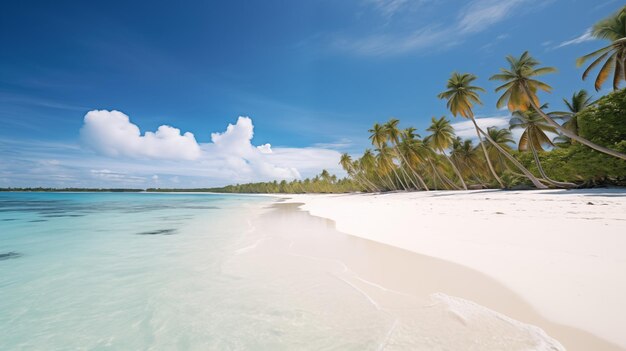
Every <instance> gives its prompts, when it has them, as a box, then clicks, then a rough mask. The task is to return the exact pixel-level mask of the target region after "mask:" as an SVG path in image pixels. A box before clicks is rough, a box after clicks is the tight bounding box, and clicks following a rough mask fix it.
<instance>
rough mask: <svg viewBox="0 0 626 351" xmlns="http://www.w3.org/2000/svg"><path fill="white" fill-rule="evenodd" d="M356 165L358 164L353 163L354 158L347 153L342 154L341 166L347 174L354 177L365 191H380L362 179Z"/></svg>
mask: <svg viewBox="0 0 626 351" xmlns="http://www.w3.org/2000/svg"><path fill="white" fill-rule="evenodd" d="M355 163H358V162H354V161H352V157H351V156H350V155H348V154H347V153H343V154H341V157H340V159H339V164H340V165H341V167H342V168H343V169H344V170H345V171H346V173H348V175H349V176H350V177H352V178H353V179H354V180H355V181H356V182H357V184H359V185H360V186H361V187H362V188H363V189H367V190H370V191H378V189H377V188H376V187H375V186H374V185H373V184H371V183H369V182H368V180H367V179H366V178H363V177H361V174H360V172H359V171H358V169H357V167H355Z"/></svg>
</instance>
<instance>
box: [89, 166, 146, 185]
mask: <svg viewBox="0 0 626 351" xmlns="http://www.w3.org/2000/svg"><path fill="white" fill-rule="evenodd" d="M91 176H92V177H94V178H96V179H99V180H103V181H107V182H124V183H143V182H145V180H146V178H144V177H137V176H132V175H128V174H126V173H121V172H114V171H111V170H108V169H92V170H91Z"/></svg>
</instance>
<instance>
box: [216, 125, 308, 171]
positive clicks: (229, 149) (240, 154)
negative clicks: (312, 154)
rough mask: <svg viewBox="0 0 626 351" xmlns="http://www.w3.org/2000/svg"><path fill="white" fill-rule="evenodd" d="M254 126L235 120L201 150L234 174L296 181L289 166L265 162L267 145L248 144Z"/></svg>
mask: <svg viewBox="0 0 626 351" xmlns="http://www.w3.org/2000/svg"><path fill="white" fill-rule="evenodd" d="M253 136H254V126H253V124H252V119H250V118H249V117H239V118H238V119H237V122H236V123H235V124H229V125H228V127H226V131H225V132H223V133H212V134H211V141H212V142H213V143H212V144H208V145H207V146H206V148H205V150H206V152H207V153H208V154H210V155H212V156H213V157H217V158H220V159H222V160H224V161H225V162H226V163H227V164H228V165H229V166H231V167H232V168H234V169H235V170H236V171H237V172H240V173H244V174H246V173H247V174H258V175H259V176H261V177H275V178H279V179H293V178H300V172H298V170H297V169H296V168H295V167H290V166H289V165H285V166H282V167H281V166H277V165H276V164H274V163H272V162H270V161H269V159H268V156H269V155H271V154H273V151H272V149H271V145H270V144H264V145H261V146H254V145H252V138H253Z"/></svg>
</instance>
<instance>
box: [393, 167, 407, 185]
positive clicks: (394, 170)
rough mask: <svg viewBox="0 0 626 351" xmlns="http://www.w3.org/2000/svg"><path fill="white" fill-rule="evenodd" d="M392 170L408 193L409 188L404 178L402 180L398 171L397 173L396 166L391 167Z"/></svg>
mask: <svg viewBox="0 0 626 351" xmlns="http://www.w3.org/2000/svg"><path fill="white" fill-rule="evenodd" d="M391 170H392V171H393V174H394V175H395V176H396V179H398V182H399V183H400V185H401V186H402V188H403V189H404V191H408V190H409V189H408V188H407V186H406V185H404V182H403V181H402V178H400V176H399V175H398V171H396V167H395V164H393V165H391Z"/></svg>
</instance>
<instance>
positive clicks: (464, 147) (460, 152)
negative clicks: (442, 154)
mask: <svg viewBox="0 0 626 351" xmlns="http://www.w3.org/2000/svg"><path fill="white" fill-rule="evenodd" d="M450 157H451V158H452V159H453V160H455V162H457V163H458V164H459V167H460V168H461V169H462V170H465V173H466V174H468V173H469V174H471V175H472V176H473V177H474V179H475V180H476V181H478V182H479V183H481V184H482V183H483V178H482V176H481V175H480V174H479V173H483V172H485V171H486V170H485V168H484V166H483V165H484V164H483V162H482V160H481V158H480V155H479V154H478V151H477V148H476V147H474V145H473V144H472V141H471V140H470V139H465V140H462V139H461V138H459V137H457V138H456V139H455V140H454V141H453V143H452V151H451V152H450Z"/></svg>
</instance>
